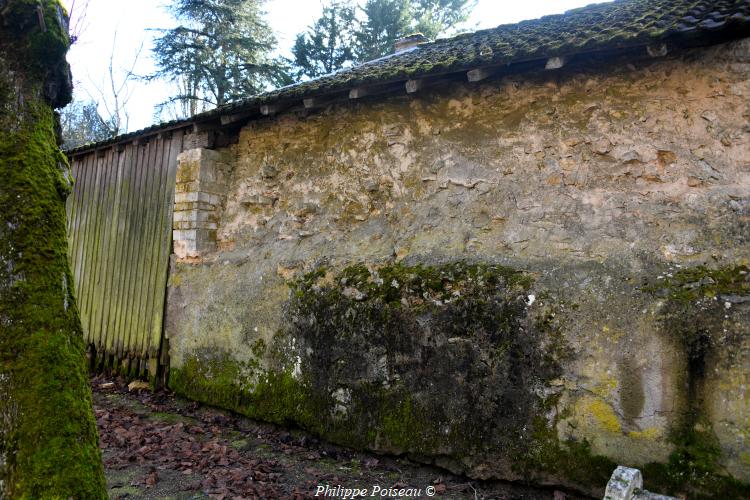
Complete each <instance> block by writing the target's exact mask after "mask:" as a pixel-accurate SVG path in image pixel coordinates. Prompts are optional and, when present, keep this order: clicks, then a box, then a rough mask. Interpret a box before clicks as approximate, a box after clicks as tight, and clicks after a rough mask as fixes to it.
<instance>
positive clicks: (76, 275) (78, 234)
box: [73, 155, 93, 309]
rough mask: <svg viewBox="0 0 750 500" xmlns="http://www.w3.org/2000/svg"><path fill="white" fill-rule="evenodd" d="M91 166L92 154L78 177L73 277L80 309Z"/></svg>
mask: <svg viewBox="0 0 750 500" xmlns="http://www.w3.org/2000/svg"><path fill="white" fill-rule="evenodd" d="M90 166H91V155H87V156H86V157H85V158H84V159H83V162H82V163H81V170H80V177H79V179H78V182H80V184H81V191H80V193H81V196H80V199H79V202H78V203H79V207H80V211H79V215H78V217H77V218H76V227H75V248H74V254H75V269H74V271H73V279H74V281H75V283H76V302H77V303H78V308H79V309H80V296H81V288H82V287H83V284H82V283H81V268H82V267H83V247H84V240H85V239H86V218H87V217H88V211H87V210H86V208H87V204H88V200H89V198H90V197H91V192H90V190H89V184H90V183H89V182H88V180H89V177H90V176H91V173H92V172H93V170H92V169H91V168H90Z"/></svg>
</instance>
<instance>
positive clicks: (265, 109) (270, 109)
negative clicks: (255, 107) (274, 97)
mask: <svg viewBox="0 0 750 500" xmlns="http://www.w3.org/2000/svg"><path fill="white" fill-rule="evenodd" d="M280 110H281V106H279V105H278V104H263V105H262V106H261V107H260V114H262V115H264V116H269V115H275V114H276V113H278V112H279V111H280Z"/></svg>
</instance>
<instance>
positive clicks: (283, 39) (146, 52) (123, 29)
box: [62, 0, 597, 131]
mask: <svg viewBox="0 0 750 500" xmlns="http://www.w3.org/2000/svg"><path fill="white" fill-rule="evenodd" d="M85 2H86V0H63V2H62V3H63V4H64V5H65V6H66V8H68V10H69V11H72V12H71V18H72V19H73V22H74V25H73V30H74V31H76V32H77V33H76V34H77V35H78V40H77V41H76V42H75V43H74V44H73V46H72V47H71V50H70V52H69V53H68V61H69V62H70V64H71V68H72V70H73V80H74V83H75V86H76V91H75V93H76V99H79V100H94V101H96V102H99V106H100V113H102V114H104V115H106V114H107V113H108V112H107V109H106V103H111V102H112V92H111V90H110V88H111V87H112V85H111V83H110V82H111V81H112V80H114V81H115V82H116V87H120V85H121V84H122V82H123V80H124V77H123V75H124V74H126V73H127V71H128V70H129V69H130V68H133V72H134V73H135V74H137V75H148V74H151V73H153V72H154V70H155V67H154V64H153V61H152V59H151V55H150V49H151V45H152V42H153V38H154V35H156V34H157V33H156V32H155V31H153V30H154V29H157V28H169V27H171V26H173V25H174V21H173V20H172V19H171V17H170V15H169V14H168V13H167V12H166V9H165V7H164V6H165V5H166V4H167V2H166V1H165V0H88V5H87V8H86V9H85V12H86V15H85V17H84V18H82V19H81V17H80V12H81V11H83V9H82V8H81V5H83V4H85ZM360 2H361V3H364V0H360ZM590 3H597V0H478V1H477V5H476V7H475V9H474V11H473V13H472V15H471V17H470V19H469V20H468V22H467V23H466V24H465V25H463V26H461V28H463V29H467V30H470V31H474V30H476V29H484V28H493V27H495V26H498V25H500V24H506V23H516V22H518V21H522V20H525V19H535V18H538V17H541V16H544V15H548V14H559V13H562V12H565V11H566V10H569V9H574V8H577V7H582V6H584V5H588V4H590ZM265 10H266V11H267V20H268V22H269V24H270V26H271V28H272V29H273V30H274V32H275V34H276V38H277V40H278V44H279V47H278V51H279V54H281V55H284V56H287V57H289V56H290V55H291V47H292V45H293V44H294V39H295V37H296V35H297V33H300V32H301V31H304V30H305V29H306V28H307V27H308V26H310V25H311V24H312V23H313V22H314V21H315V19H316V18H317V17H318V15H319V14H320V12H321V10H322V3H321V1H320V0H267V2H266V5H265ZM76 19H80V21H79V22H78V25H76V23H75V20H76ZM113 42H116V43H113ZM113 47H114V49H113ZM139 49H140V50H139ZM110 61H113V65H112V66H113V67H112V70H113V75H114V78H112V79H110V78H109V65H110ZM173 93H174V92H173V91H172V89H171V87H170V86H169V85H168V84H166V83H162V82H154V81H151V82H144V81H134V82H130V83H129V84H128V85H126V86H125V88H123V89H122V90H121V91H120V92H119V95H120V96H121V99H122V98H123V97H125V98H127V106H126V109H127V110H128V115H129V116H128V118H129V120H128V130H129V131H134V130H138V129H141V128H145V127H148V126H149V125H151V124H153V123H154V122H155V121H158V120H157V119H156V118H155V117H154V107H155V106H156V105H157V104H158V103H160V102H163V101H164V100H166V99H167V98H168V97H169V96H170V95H171V94H173ZM110 107H111V104H110Z"/></svg>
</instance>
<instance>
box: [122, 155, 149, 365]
mask: <svg viewBox="0 0 750 500" xmlns="http://www.w3.org/2000/svg"><path fill="white" fill-rule="evenodd" d="M138 148H139V151H138V160H139V161H138V166H137V171H136V172H135V173H136V177H137V179H138V180H137V184H136V186H137V187H136V191H135V193H134V196H133V199H134V205H133V208H132V224H130V226H129V231H128V236H127V237H128V239H129V240H131V242H132V248H131V252H130V255H129V258H128V261H127V272H128V274H129V277H128V295H127V297H128V304H127V308H126V310H127V311H128V315H127V320H128V321H127V329H126V331H127V338H128V340H127V341H126V345H127V347H128V352H129V353H130V354H131V355H134V356H138V351H137V345H138V317H137V310H138V294H139V291H140V287H141V282H140V276H139V275H138V263H139V261H140V258H141V257H142V251H141V241H142V233H143V203H144V193H143V191H144V186H145V182H146V171H147V168H146V166H147V165H148V155H149V151H150V148H151V144H150V142H149V143H146V144H144V145H142V146H141V145H139V146H138Z"/></svg>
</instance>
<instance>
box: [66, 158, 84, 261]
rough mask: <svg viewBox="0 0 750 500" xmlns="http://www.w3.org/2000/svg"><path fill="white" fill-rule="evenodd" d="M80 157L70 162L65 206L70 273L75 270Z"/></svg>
mask: <svg viewBox="0 0 750 500" xmlns="http://www.w3.org/2000/svg"><path fill="white" fill-rule="evenodd" d="M80 160H81V157H80V156H79V157H76V158H75V159H73V160H71V166H70V172H71V175H72V176H73V192H72V193H70V196H68V200H67V202H66V204H65V210H66V213H67V216H68V227H67V231H68V233H67V234H68V262H69V263H70V269H71V273H72V271H73V269H74V268H75V252H74V248H75V242H76V227H77V225H78V219H79V218H80V217H79V212H80V209H79V205H80V199H81V183H80V182H78V174H79V172H80V171H81V161H80Z"/></svg>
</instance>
